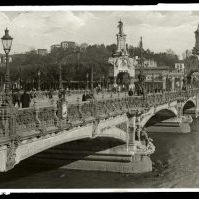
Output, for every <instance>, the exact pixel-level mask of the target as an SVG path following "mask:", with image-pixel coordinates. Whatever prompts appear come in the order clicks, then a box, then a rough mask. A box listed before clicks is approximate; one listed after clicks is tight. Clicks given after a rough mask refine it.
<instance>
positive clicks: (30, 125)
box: [0, 89, 199, 140]
mask: <svg viewBox="0 0 199 199" xmlns="http://www.w3.org/2000/svg"><path fill="white" fill-rule="evenodd" d="M198 92H199V89H192V90H188V91H172V92H165V93H156V94H149V95H146V96H145V98H143V96H130V97H129V96H128V97H121V98H110V99H100V100H91V101H88V102H79V101H78V102H77V103H76V104H67V117H66V118H64V119H63V118H61V117H60V114H59V113H58V112H59V109H58V107H57V106H56V105H55V104H53V105H52V106H50V107H43V108H38V107H37V106H36V105H35V106H34V107H32V108H24V109H16V108H6V107H0V137H1V140H2V137H9V136H10V135H12V134H13V133H15V134H16V135H21V136H22V137H24V139H25V137H28V136H35V135H36V136H39V135H45V134H47V133H50V132H58V131H60V130H61V129H69V128H73V127H76V126H82V125H85V124H86V123H90V122H93V121H94V120H100V119H105V118H108V117H111V116H116V115H119V114H123V113H126V112H127V111H128V110H138V109H146V108H147V109H148V108H150V107H156V106H158V105H161V104H165V103H171V102H173V101H176V100H181V101H185V100H187V99H188V98H189V97H193V96H195V95H196V94H197V93H198ZM11 131H12V132H11Z"/></svg>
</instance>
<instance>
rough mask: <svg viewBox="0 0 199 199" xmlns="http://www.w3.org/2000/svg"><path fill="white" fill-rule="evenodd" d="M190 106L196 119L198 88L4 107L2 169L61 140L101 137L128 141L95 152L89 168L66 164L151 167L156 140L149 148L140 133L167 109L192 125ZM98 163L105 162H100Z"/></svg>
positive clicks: (0, 111)
mask: <svg viewBox="0 0 199 199" xmlns="http://www.w3.org/2000/svg"><path fill="white" fill-rule="evenodd" d="M190 107H195V113H196V117H197V116H198V113H199V89H198V88H194V89H189V90H187V91H181V90H179V91H168V92H163V93H156V94H148V95H146V96H145V98H143V96H131V97H130V96H123V97H117V98H116V97H115V98H113V97H112V98H111V97H110V98H106V99H105V98H102V99H97V100H91V101H88V102H80V101H77V102H76V103H67V101H65V100H63V99H59V100H58V101H56V100H52V104H51V105H49V106H48V107H39V106H38V105H37V103H36V102H35V103H34V105H33V107H30V108H23V109H17V108H15V107H3V106H2V107H0V171H1V172H6V171H8V170H10V169H13V168H14V166H15V165H17V164H19V163H20V162H21V161H23V160H25V159H27V158H29V157H31V156H33V155H35V154H38V153H40V152H42V151H45V150H47V149H50V148H52V147H55V146H58V145H61V144H63V143H67V142H71V141H75V140H82V139H85V138H88V139H95V138H97V137H102V138H111V139H113V140H114V139H116V140H121V141H122V142H123V143H124V144H123V145H120V146H117V147H113V148H110V149H107V150H104V151H101V152H98V153H96V154H94V155H93V154H92V155H93V160H92V161H90V164H89V165H90V166H89V167H88V166H86V162H87V161H88V159H89V158H87V161H86V159H85V160H83V161H82V163H81V164H79V165H80V166H79V165H77V164H76V162H78V161H76V162H75V161H74V162H73V163H71V165H69V166H68V168H75V167H79V168H81V169H82V168H85V169H89V170H104V171H116V172H124V173H139V172H147V171H151V170H152V162H151V160H150V155H151V154H152V153H154V151H155V146H154V145H153V144H152V142H150V143H149V145H147V146H146V145H145V144H144V143H143V141H141V140H140V139H139V136H138V138H137V137H136V135H138V134H139V132H140V130H141V129H142V128H144V127H147V126H150V121H152V120H153V118H154V117H155V116H156V115H158V117H159V116H165V113H166V115H167V117H176V118H177V120H178V123H180V124H181V123H182V124H185V125H186V126H188V127H189V123H190V120H189V119H187V117H185V116H184V115H183V114H184V112H185V110H186V109H188V108H190ZM159 118H161V117H159ZM93 148H95V146H93ZM91 159H92V158H91ZM100 161H101V162H103V165H105V166H102V165H99V164H101V163H100ZM92 164H93V165H94V164H95V166H92ZM96 164H98V166H96Z"/></svg>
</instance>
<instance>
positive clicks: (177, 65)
mask: <svg viewBox="0 0 199 199" xmlns="http://www.w3.org/2000/svg"><path fill="white" fill-rule="evenodd" d="M175 70H176V71H177V72H180V73H184V71H185V67H184V63H175Z"/></svg>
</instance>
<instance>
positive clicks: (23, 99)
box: [21, 90, 31, 108]
mask: <svg viewBox="0 0 199 199" xmlns="http://www.w3.org/2000/svg"><path fill="white" fill-rule="evenodd" d="M30 102H31V98H30V95H29V94H28V93H27V91H26V90H24V93H23V94H22V96H21V104H22V108H28V107H29V106H30Z"/></svg>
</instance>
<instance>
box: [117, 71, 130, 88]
mask: <svg viewBox="0 0 199 199" xmlns="http://www.w3.org/2000/svg"><path fill="white" fill-rule="evenodd" d="M116 82H117V84H118V85H120V86H121V88H122V89H121V90H128V88H129V84H130V75H129V73H128V72H119V73H118V75H117V79H116Z"/></svg>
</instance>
